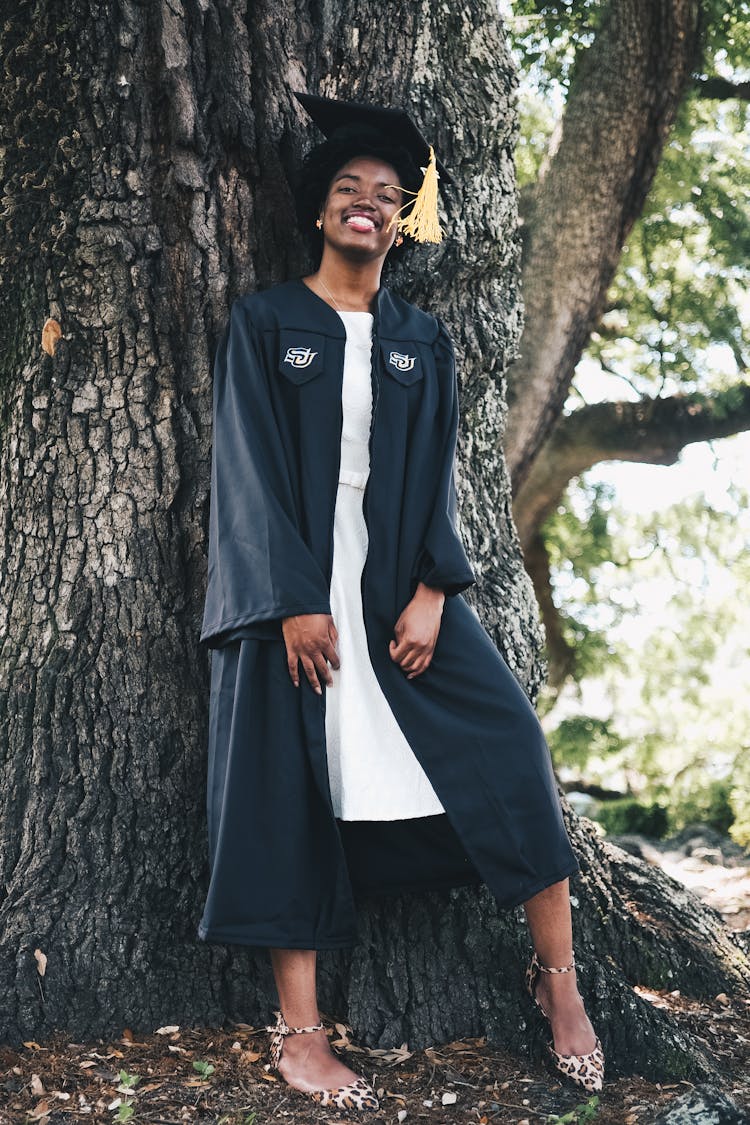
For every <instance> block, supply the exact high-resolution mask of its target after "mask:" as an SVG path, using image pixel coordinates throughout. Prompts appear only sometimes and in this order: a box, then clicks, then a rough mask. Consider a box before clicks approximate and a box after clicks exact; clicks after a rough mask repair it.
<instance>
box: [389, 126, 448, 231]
mask: <svg viewBox="0 0 750 1125" xmlns="http://www.w3.org/2000/svg"><path fill="white" fill-rule="evenodd" d="M422 171H423V172H424V180H423V181H422V186H421V188H420V189H419V191H409V189H408V188H404V187H402V188H400V189H399V190H400V191H405V192H407V194H408V195H414V196H416V198H415V200H414V205H413V207H412V209H411V211H410V212H409V214H408V215H407V217H406V218H405V219H399V218H398V215H399V214H400V212H401V211H403V210H404V208H405V207H408V206H409V201H408V200H407V202H406V203H404V205H403V207H399V209H398V211H397V212H396V214H395V215H394V216H393V218H392V219H391V221H390V223H389V224H388V228H387V229H388V230H390V229H391V227H392V226H393V224H394V223H397V225H398V230H400V231H403V233H404V234H408V235H411V237H412V238H413V239H414V240H415V242H442V241H443V234H444V231H443V228H442V227H441V226H440V220H439V219H438V180H439V179H440V173H439V172H438V170H437V162H436V160H435V150H434V149H433V147H432V145H430V159H429V161H428V164H427V167H426V168H422ZM388 186H389V187H394V188H395V187H398V185H397V184H389V185H388Z"/></svg>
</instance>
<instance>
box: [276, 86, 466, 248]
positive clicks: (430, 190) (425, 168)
mask: <svg viewBox="0 0 750 1125" xmlns="http://www.w3.org/2000/svg"><path fill="white" fill-rule="evenodd" d="M293 93H294V96H295V98H296V99H297V101H299V102H300V103H301V104H302V106H303V107H304V108H305V109H306V110H307V112H308V113H309V115H310V117H312V119H313V121H314V122H315V124H316V125H317V126H318V128H319V129H320V131H321V132H322V133H324V134H325V136H326V137H329V138H330V137H331V136H332V135H333V134H334V133H335V132H336V130H337V129H340V128H344V127H347V128H351V127H353V126H354V127H356V126H357V125H362V126H366V127H367V128H368V129H371V130H376V131H377V132H378V133H380V134H382V135H383V137H384V139H386V140H390V141H395V142H396V143H398V144H400V145H402V146H403V148H405V149H406V150H407V152H409V153H410V155H411V156H412V158H413V159H414V161H415V163H416V164H417V165H419V167H420V168H421V169H422V172H423V173H424V178H423V180H422V185H421V187H420V188H419V191H410V189H409V188H405V187H399V185H398V184H392V185H389V186H392V187H399V190H400V191H403V192H406V193H407V194H408V195H413V196H414V197H415V198H414V200H413V201H412V200H408V201H407V202H406V203H404V205H403V207H400V208H399V210H398V212H397V213H396V214H395V215H394V216H393V218H392V219H391V221H390V223H389V224H388V230H390V228H391V227H392V226H393V224H394V223H396V225H397V228H398V230H400V231H403V232H404V234H408V235H411V237H412V238H413V239H415V241H417V242H441V241H442V239H443V233H444V232H443V230H442V228H441V226H440V221H439V219H438V210H437V204H438V180H442V181H443V183H445V184H450V183H453V180H452V179H451V176H450V175H449V173H448V172H447V170H446V169H445V167H444V166H443V164H442V163H441V162H440V161H439V160H438V159H437V158H436V156H435V150H434V149H433V147H432V145H431V144H429V143H428V142H427V141H426V140H425V138H424V137H423V136H422V134H421V133H420V131H419V129H418V128H417V126H416V125H415V124H414V122H413V121H412V119H411V117H409V114H408V113H407V112H406V110H404V109H400V108H392V107H389V106H381V105H369V104H366V103H364V102H347V101H339V100H337V99H335V98H323V97H321V96H320V95H318V94H301V93H298V92H297V91H296V90H294V91H293ZM412 202H413V206H411V211H410V212H409V214H408V215H407V217H406V218H399V214H400V212H401V211H403V210H404V208H406V207H409V206H410V205H412Z"/></svg>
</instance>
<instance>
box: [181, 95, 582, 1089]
mask: <svg viewBox="0 0 750 1125" xmlns="http://www.w3.org/2000/svg"><path fill="white" fill-rule="evenodd" d="M297 97H298V98H299V100H300V101H301V102H302V103H303V104H304V105H305V107H306V108H307V109H308V111H309V112H310V113H311V115H313V116H314V119H315V120H316V121H317V122H318V124H319V125H320V127H321V129H322V130H323V131H324V133H326V135H327V140H326V141H325V142H323V144H321V145H318V146H316V148H314V149H313V150H312V151H311V152H310V153H309V154H308V156H307V158H306V159H305V162H304V164H303V168H302V173H301V177H300V188H299V196H298V209H299V213H300V220H301V222H302V224H303V228H302V229H303V230H305V231H306V232H308V233H310V232H314V233H315V234H317V235H318V237H319V238H320V240H321V258H320V264H319V266H318V268H317V270H316V271H315V272H313V273H311V274H309V275H308V276H306V277H304V278H300V279H297V280H295V281H290V282H286V283H284V284H282V285H277V286H274V287H272V288H271V289H268V290H265V291H263V292H260V293H254V294H250V295H246V296H243V297H240V298H238V299H237V300H236V301H235V302H234V304H233V306H232V315H231V318H230V322H229V325H228V327H227V330H226V332H225V333H224V336H223V339H222V341H221V344H220V347H219V350H218V352H217V357H216V364H215V369H214V435H213V454H212V478H211V517H210V519H211V522H210V535H209V574H208V590H207V595H206V606H205V612H204V619H203V628H202V632H201V640H202V641H204V642H205V643H206V644H208V645H209V646H210V647H211V648H212V649H213V650H214V651H213V654H212V662H211V705H210V719H209V773H208V828H209V859H210V864H211V883H210V886H209V891H208V896H207V900H206V905H205V908H204V913H203V917H202V919H201V923H200V925H199V928H198V934H199V936H200V937H201V938H202V939H203V940H206V941H216V942H235V943H240V944H245V945H254V946H261V947H267V948H269V950H270V956H271V962H272V966H273V971H274V975H275V980H276V985H277V989H278V995H279V1002H280V1010H279V1011H277V1012H276V1017H277V1020H276V1024H275V1025H274V1026H273V1027H269V1030H270V1031H272V1032H273V1036H272V1039H271V1050H270V1059H271V1064H272V1066H273V1067H275V1068H277V1069H278V1070H279V1072H280V1073H281V1075H282V1076H283V1078H284V1079H285V1080H286V1082H287V1083H288V1084H289V1085H290V1086H291V1087H292V1088H294V1089H297V1090H299V1091H301V1092H302V1093H304V1094H306V1095H307V1096H309V1097H311V1098H313V1099H314V1100H315V1101H318V1102H320V1103H321V1104H324V1105H338V1106H340V1107H342V1108H359V1109H374V1108H377V1098H376V1097H375V1094H374V1092H373V1090H372V1088H371V1087H370V1086H369V1085H368V1083H367V1082H366V1081H365V1080H364V1079H363V1078H362V1077H360V1076H358V1075H356V1074H355V1073H354V1072H353V1071H351V1070H350V1069H349V1068H347V1067H346V1066H344V1064H343V1063H342V1062H341V1060H340V1059H339V1058H337V1056H336V1055H335V1054H333V1053H332V1051H331V1049H330V1047H329V1045H328V1040H327V1037H326V1034H325V1030H324V1028H323V1026H322V1024H321V1023H319V1022H318V1010H317V1001H316V982H315V969H316V952H317V950H318V949H333V948H343V947H347V946H352V945H354V944H356V942H357V933H356V924H357V923H356V903H355V894H357V893H359V892H364V893H390V892H403V891H405V890H408V889H420V888H427V887H438V886H457V885H461V884H468V883H476V882H485V883H486V884H487V885H488V887H489V888H490V890H491V891H492V892H493V894H494V895H495V896H496V898H497V901H498V903H499V904H500V905H501V906H504V907H512V906H516V905H518V904H520V903H523V905H524V909H525V913H526V917H527V919H528V923H529V927H530V930H531V936H532V938H533V943H534V947H535V949H534V954H533V957H532V960H531V963H530V964H529V967H528V969H527V987H528V989H529V992H530V995H531V996H532V997H533V999H534V1000H535V1002H536V1003H537V1005H538V1006H539V1008H540V1009H541V1010H542V1012H543V1013H544V1015H545V1016H546V1018H547V1019H548V1020H549V1021H550V1024H551V1030H552V1037H553V1038H552V1043H551V1044H550V1046H549V1050H550V1052H551V1057H552V1059H553V1060H554V1063H555V1065H556V1066H557V1068H558V1069H559V1070H560V1071H561V1072H562V1073H564V1074H566V1075H568V1076H569V1077H571V1078H572V1079H573V1081H575V1082H576V1083H577V1084H578V1085H580V1086H583V1087H584V1088H585V1089H589V1090H593V1089H599V1088H601V1084H602V1074H603V1055H602V1048H601V1044H600V1042H599V1039H598V1037H597V1036H596V1034H595V1032H594V1030H593V1028H592V1026H591V1023H590V1022H589V1020H588V1017H587V1016H586V1013H585V1010H584V1007H583V1002H582V999H581V997H580V995H579V993H578V990H577V987H576V980H575V970H574V961H573V955H572V933H571V914H570V901H569V894H568V879H569V876H570V875H572V874H574V873H576V872H577V871H578V864H577V861H576V859H575V856H574V854H573V851H572V848H571V845H570V841H569V839H568V836H567V833H566V831H565V827H564V823H563V820H562V813H561V808H560V802H559V796H558V793H557V787H556V783H555V780H554V775H553V772H552V766H551V761H550V757H549V751H548V749H547V746H546V743H545V741H544V738H543V735H542V733H541V728H540V726H539V722H538V720H537V718H536V715H535V714H534V711H533V709H532V708H531V706H530V704H529V702H528V700H527V699H526V696H525V695H524V693H523V691H522V690H521V688H520V686H519V685H518V683H517V682H516V680H515V678H514V677H513V675H512V673H511V672H510V670H509V669H508V667H507V665H506V664H505V662H504V661H503V659H502V657H501V656H500V654H499V653H498V651H497V649H496V647H495V646H494V644H493V643H492V641H491V640H490V638H489V636H488V634H487V633H486V631H485V630H484V628H483V627H482V625H481V623H480V621H479V618H478V616H477V614H476V612H475V611H474V610H473V609H472V608H471V607H470V606H469V604H468V603H467V602H466V600H465V599H464V598H462V597H461V593H462V591H463V590H465V589H467V588H468V587H469V586H470V585H472V584H473V583H474V582H475V581H476V578H475V576H474V573H473V570H472V568H471V566H470V564H469V561H468V559H467V557H466V554H465V552H464V549H463V545H462V542H461V539H460V537H459V535H458V533H457V530H456V526H455V521H456V490H455V481H454V456H455V446H456V435H457V429H458V419H459V412H458V400H457V379H456V371H455V364H454V356H453V347H452V343H451V340H450V336H449V334H448V330H447V328H446V326H445V325H444V324H443V322H442V321H441V320H439V318H436V317H434V316H431V315H430V314H428V313H426V312H423V311H422V310H420V309H418V308H416V307H415V306H414V305H411V304H409V303H408V302H406V301H404V300H403V299H402V298H400V297H398V296H396V295H395V294H393V293H391V292H390V291H389V290H388V289H387V288H386V287H384V286H383V285H382V284H381V280H380V278H381V271H382V267H383V263H384V261H385V258H386V256H387V255H388V254H389V253H399V252H401V253H403V252H404V250H405V249H406V248H407V247H408V246H409V243H408V242H407V241H406V240H404V238H403V232H404V231H406V232H411V234H412V235H413V236H414V240H431V241H438V240H439V239H440V237H441V233H442V232H440V231H439V227H438V224H437V221H436V198H435V196H436V186H437V179H438V178H440V179H441V180H442V182H446V180H447V179H448V177H447V173H446V171H445V169H443V168H442V166H441V165H439V164H438V162H437V161H436V160H435V159H434V153H433V152H432V149H431V148H430V146H428V145H427V144H426V142H425V141H424V139H423V138H422V137H421V134H419V132H418V131H417V130H416V128H415V126H414V125H413V124H412V123H411V121H410V120H409V119H408V118H407V117H406V115H405V114H403V113H400V112H399V111H393V110H384V109H382V108H380V107H367V106H361V105H358V104H356V103H342V102H336V101H332V100H330V99H323V98H316V97H313V96H311V95H297ZM418 166H419V167H420V168H421V169H422V171H423V172H424V176H421V175H420V173H419V171H417V167H418ZM438 169H439V171H438ZM301 1032H306V1033H307V1034H293V1033H301ZM282 1048H283V1055H282Z"/></svg>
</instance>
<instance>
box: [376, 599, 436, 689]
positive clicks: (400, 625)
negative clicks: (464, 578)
mask: <svg viewBox="0 0 750 1125" xmlns="http://www.w3.org/2000/svg"><path fill="white" fill-rule="evenodd" d="M444 602H445V594H444V593H443V591H442V590H438V589H435V588H434V587H432V586H425V585H424V583H423V582H420V583H419V585H418V586H417V589H416V591H415V593H414V597H413V598H412V599H411V601H410V602H409V604H408V605H407V606H406V607H405V608H404V610H403V612H402V613H401V615H400V616H399V619H398V621H397V622H396V624H395V625H394V627H393V633H394V636H395V638H396V639H395V640H392V641H390V643H389V648H390V654H391V659H392V660H395V661H396V663H397V664H400V665H401V670H402V671H404V672H406V673H407V677H406V678H407V679H408V680H412V679H413V678H414V677H415V676H419V675H420V674H421V673H422V672H424V671H425V669H426V668H429V666H430V662H431V661H432V653H433V651H434V649H435V645H436V643H437V639H438V633H439V632H440V621H441V618H442V616H443V604H444Z"/></svg>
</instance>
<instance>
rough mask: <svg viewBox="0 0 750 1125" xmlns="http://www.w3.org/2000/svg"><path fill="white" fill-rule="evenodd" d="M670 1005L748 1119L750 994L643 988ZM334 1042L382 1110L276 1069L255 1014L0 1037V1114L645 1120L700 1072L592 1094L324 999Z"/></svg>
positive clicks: (509, 1059) (220, 1123) (546, 1073)
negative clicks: (349, 1022) (362, 1043)
mask: <svg viewBox="0 0 750 1125" xmlns="http://www.w3.org/2000/svg"><path fill="white" fill-rule="evenodd" d="M641 994H642V995H644V996H645V997H646V998H647V999H649V1000H650V1001H651V1002H652V1003H654V1004H658V1005H660V1006H665V1007H667V1008H669V1009H670V1010H671V1012H672V1014H673V1015H674V1016H675V1018H676V1019H677V1020H678V1021H679V1022H680V1024H681V1025H682V1026H683V1027H684V1028H685V1029H686V1030H687V1029H689V1030H690V1031H691V1033H692V1034H694V1035H698V1036H699V1037H700V1038H701V1039H702V1040H704V1041H705V1043H706V1048H707V1050H709V1051H710V1052H711V1054H712V1055H713V1057H714V1058H715V1059H716V1060H717V1062H718V1063H719V1066H720V1068H721V1070H722V1071H723V1073H724V1075H725V1076H727V1077H726V1079H725V1081H724V1083H723V1085H722V1088H723V1091H724V1093H725V1094H727V1095H729V1097H731V1098H732V1099H733V1100H734V1102H735V1103H736V1104H737V1106H738V1107H740V1108H742V1109H744V1111H745V1112H746V1113H747V1116H748V1121H750V1070H749V1068H748V1053H749V1050H750V1001H740V1002H738V1001H736V1000H735V1001H730V1000H729V998H728V997H726V996H723V995H722V996H721V997H719V998H716V999H715V1000H712V1001H711V1002H710V1003H696V1002H695V1001H692V1000H686V999H684V998H682V997H681V996H679V995H678V994H675V993H656V992H646V991H642V993H641ZM323 1020H324V1022H325V1024H326V1028H327V1030H328V1032H329V1035H330V1037H331V1042H332V1044H333V1045H334V1046H335V1047H336V1049H337V1050H338V1051H339V1052H340V1053H341V1055H342V1057H343V1058H344V1060H345V1061H346V1062H347V1064H348V1065H349V1066H351V1067H352V1068H353V1069H354V1070H357V1071H358V1072H361V1073H363V1074H364V1075H365V1076H366V1078H367V1079H368V1080H369V1081H371V1082H372V1084H373V1086H374V1087H375V1088H376V1090H377V1092H378V1096H379V1099H380V1103H381V1108H380V1110H379V1111H377V1112H376V1113H373V1112H370V1113H367V1114H364V1113H362V1114H356V1113H355V1114H351V1113H344V1112H339V1111H331V1110H327V1109H322V1108H320V1107H318V1106H316V1105H315V1103H313V1102H311V1101H310V1100H309V1099H307V1098H305V1097H304V1096H303V1095H301V1094H299V1093H297V1092H296V1091H294V1090H292V1089H290V1088H289V1087H288V1086H287V1085H286V1084H285V1083H284V1082H283V1080H282V1079H281V1078H280V1077H278V1076H276V1075H273V1074H270V1073H269V1072H268V1070H267V1069H266V1066H267V1057H266V1054H265V1052H266V1046H267V1042H268V1035H267V1033H266V1032H265V1031H264V1030H263V1029H261V1028H252V1027H249V1026H247V1025H246V1024H233V1025H231V1026H228V1027H227V1028H226V1029H223V1030H219V1029H216V1028H208V1029H203V1028H169V1027H164V1028H159V1029H156V1030H155V1031H154V1033H153V1034H151V1035H148V1036H144V1037H143V1039H142V1040H139V1041H136V1040H135V1039H134V1037H133V1035H132V1034H131V1033H130V1032H129V1031H128V1030H127V1029H126V1030H125V1032H124V1034H123V1036H122V1038H120V1039H118V1040H109V1041H106V1042H102V1041H96V1042H91V1043H71V1042H69V1041H68V1040H67V1039H66V1038H65V1037H64V1036H61V1037H55V1038H54V1039H50V1040H49V1041H47V1042H45V1043H43V1044H37V1043H34V1042H28V1043H27V1044H26V1045H25V1046H24V1047H22V1048H21V1049H20V1050H18V1051H16V1050H11V1049H9V1048H7V1047H5V1048H2V1047H0V1106H2V1108H0V1125H21V1123H23V1125H31V1123H32V1122H35V1123H39V1125H71V1123H73V1122H76V1123H78V1122H83V1121H86V1122H92V1123H93V1122H97V1123H98V1122H105V1121H106V1122H120V1121H130V1122H132V1125H188V1123H189V1125H192V1123H194V1122H195V1123H200V1125H208V1123H210V1125H264V1123H266V1122H281V1121H292V1122H295V1123H300V1125H307V1123H308V1122H309V1123H312V1122H328V1121H331V1122H334V1121H335V1122H339V1123H341V1122H348V1121H363V1120H368V1121H372V1122H393V1123H399V1122H402V1121H405V1122H407V1125H408V1123H409V1122H412V1121H413V1122H417V1121H422V1122H425V1123H429V1125H448V1123H450V1125H468V1123H469V1122H471V1123H473V1125H488V1123H490V1122H492V1123H494V1125H506V1123H508V1125H510V1123H513V1125H523V1123H524V1122H527V1123H528V1125H535V1123H537V1122H566V1123H568V1122H570V1123H575V1122H584V1121H593V1120H595V1121H596V1122H597V1123H600V1125H636V1123H643V1125H645V1123H648V1122H651V1121H653V1120H654V1118H655V1117H656V1115H657V1113H658V1111H659V1109H660V1108H663V1107H664V1106H665V1105H666V1104H667V1103H668V1102H669V1101H671V1100H673V1099H674V1098H676V1097H678V1096H679V1095H680V1094H681V1093H683V1092H684V1091H685V1090H688V1089H689V1088H690V1085H691V1084H690V1083H688V1082H679V1083H672V1084H658V1083H651V1082H646V1081H644V1080H643V1079H641V1078H637V1077H636V1078H632V1077H631V1078H620V1079H610V1080H605V1088H604V1090H603V1091H602V1093H601V1094H600V1095H598V1096H596V1095H594V1096H592V1097H590V1098H588V1097H587V1096H586V1095H585V1093H584V1092H583V1091H581V1092H579V1091H578V1090H577V1089H576V1088H575V1087H570V1086H567V1085H562V1084H561V1082H560V1081H558V1080H557V1078H556V1077H555V1071H554V1070H552V1069H551V1068H549V1069H548V1067H547V1066H546V1065H545V1064H543V1063H540V1064H538V1065H536V1064H533V1065H532V1064H528V1063H525V1062H522V1061H520V1060H519V1059H518V1058H516V1057H514V1056H512V1055H510V1054H508V1053H507V1052H505V1051H503V1050H500V1049H497V1048H494V1047H488V1046H487V1044H486V1042H485V1040H484V1039H465V1040H462V1041H457V1042H455V1043H449V1044H447V1045H445V1046H442V1047H440V1048H439V1049H433V1048H427V1049H425V1050H421V1051H415V1052H410V1051H408V1050H407V1049H406V1047H405V1046H404V1047H403V1048H401V1049H396V1050H392V1051H377V1050H368V1049H362V1048H358V1047H357V1046H356V1044H353V1043H352V1042H351V1040H350V1038H349V1036H350V1029H349V1028H347V1026H346V1025H344V1024H341V1023H336V1024H335V1025H334V1024H332V1022H331V1021H330V1020H329V1019H328V1018H327V1017H326V1015H325V1013H323Z"/></svg>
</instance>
